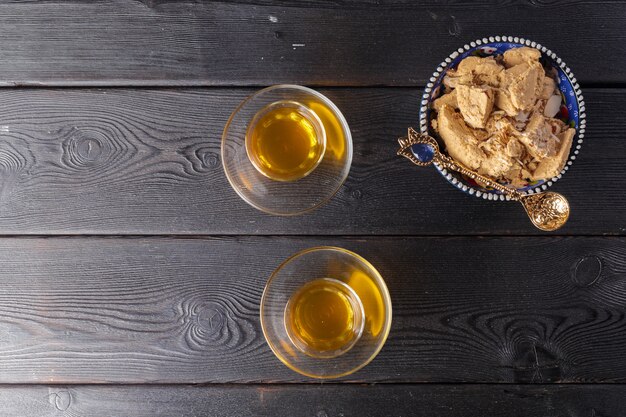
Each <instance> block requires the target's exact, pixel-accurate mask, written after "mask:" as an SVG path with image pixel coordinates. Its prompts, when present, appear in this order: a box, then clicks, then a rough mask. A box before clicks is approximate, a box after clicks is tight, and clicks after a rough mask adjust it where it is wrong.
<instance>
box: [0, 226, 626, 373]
mask: <svg viewBox="0 0 626 417" xmlns="http://www.w3.org/2000/svg"><path fill="white" fill-rule="evenodd" d="M322 244H324V245H336V246H341V247H346V248H347V249H351V250H354V251H355V252H357V253H359V254H361V255H362V256H364V257H365V258H366V259H368V260H369V261H370V262H372V264H373V265H374V266H375V267H376V268H377V269H378V270H379V271H380V272H381V274H382V276H383V277H385V279H386V282H387V285H388V287H389V290H390V293H391V298H392V301H393V310H394V317H393V323H392V329H391V333H390V337H389V339H388V341H387V343H386V345H385V347H384V348H383V350H382V352H381V353H380V355H379V356H378V357H377V358H376V359H375V360H374V361H373V362H372V363H371V364H369V365H368V366H367V367H366V368H364V369H363V370H361V371H359V372H357V373H356V374H354V375H352V376H351V377H348V378H346V380H347V381H353V382H360V381H366V382H377V381H378V382H518V383H553V382H622V383H623V382H626V379H625V375H626V357H625V356H624V349H623V347H624V344H625V343H626V240H625V239H623V238H600V237H597V238H593V237H578V238H562V237H555V238H545V237H544V238H534V237H526V238H519V237H518V238H382V237H377V238H373V239H356V240H354V239H331V238H326V239H323V238H287V237H247V238H243V237H239V238H234V237H230V238H207V239H182V238H178V239H174V238H140V239H139V238H126V239H122V238H87V237H84V238H47V239H44V238H8V239H7V238H5V239H0V264H1V265H2V268H0V369H2V372H0V383H44V384H51V383H54V384H71V383H205V382H219V383H226V382H299V381H306V382H311V380H309V379H306V378H304V377H301V376H300V375H298V374H296V373H294V372H292V371H290V370H289V369H287V368H286V367H285V366H283V365H282V364H281V363H280V362H279V361H278V360H277V359H276V358H275V357H274V356H273V354H272V353H271V351H270V349H269V348H268V346H267V344H266V343H265V340H264V338H263V335H262V331H261V328H260V324H259V319H258V314H259V312H258V310H259V302H260V298H261V293H262V290H263V286H264V284H265V282H266V280H267V278H268V277H269V275H270V274H271V272H272V271H273V269H274V268H275V267H276V266H277V265H278V264H279V263H280V262H282V261H283V260H284V259H286V258H287V257H288V256H289V255H291V254H292V253H294V252H295V251H297V250H300V249H304V248H308V247H311V246H317V245H322Z"/></svg>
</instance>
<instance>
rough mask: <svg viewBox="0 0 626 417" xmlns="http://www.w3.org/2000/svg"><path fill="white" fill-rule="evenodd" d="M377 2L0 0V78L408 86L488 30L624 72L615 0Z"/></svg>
mask: <svg viewBox="0 0 626 417" xmlns="http://www.w3.org/2000/svg"><path fill="white" fill-rule="evenodd" d="M379 3H380V2H374V1H371V0H368V1H340V2H324V1H319V0H316V1H298V2H297V3H294V2H285V1H282V2H278V3H275V2H271V1H269V0H263V1H232V2H211V1H191V0H187V1H170V0H165V1H162V0H137V1H127V0H98V1H89V2H86V1H76V0H65V1H62V0H48V1H19V2H3V4H1V5H0V39H2V52H1V56H2V59H0V80H1V81H0V85H5V86H14V85H36V86H39V85H72V86H76V85H82V86H85V85H87V86H94V85H102V86H104V85H107V86H108V85H195V86H198V85H268V84H276V83H284V82H290V83H299V84H310V85H333V86H348V85H350V86H357V85H358V86H372V85H393V86H418V85H424V84H425V82H426V80H427V79H428V78H429V77H430V75H431V74H432V72H433V70H434V69H435V68H436V67H437V65H438V64H439V63H440V62H441V61H442V60H443V59H444V58H445V57H446V56H448V55H449V54H450V53H451V52H452V51H454V50H456V49H458V48H459V47H461V46H463V45H464V44H466V43H469V42H470V41H473V40H475V39H477V38H482V37H485V36H495V35H512V36H523V37H528V38H530V39H532V40H535V41H537V42H539V43H541V44H544V45H546V46H548V47H549V48H550V49H552V50H553V51H555V52H556V53H557V54H558V55H559V56H560V57H561V58H562V59H564V60H565V62H567V63H568V64H569V66H570V67H571V68H572V69H573V70H574V72H575V74H576V76H577V78H578V80H579V81H581V82H583V83H621V84H624V83H625V82H626V53H625V52H626V49H625V46H624V45H626V34H625V33H624V31H623V28H624V26H625V25H626V4H624V3H623V2H615V1H604V2H595V1H577V2H563V1H556V2H554V1H550V2H544V1H521V0H519V1H510V0H507V1H503V0H500V1H496V2H492V1H485V0H482V1H478V2H469V1H463V2H439V1H434V0H429V1H424V2H419V3H417V2H407V1H392V2H384V4H379ZM529 22H532V24H529ZM313 28H314V30H312V29H313Z"/></svg>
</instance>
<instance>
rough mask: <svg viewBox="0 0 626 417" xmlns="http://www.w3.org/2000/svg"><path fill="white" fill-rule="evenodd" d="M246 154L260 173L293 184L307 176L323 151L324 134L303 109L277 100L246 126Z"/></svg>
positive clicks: (309, 112) (320, 127)
mask: <svg viewBox="0 0 626 417" xmlns="http://www.w3.org/2000/svg"><path fill="white" fill-rule="evenodd" d="M245 140H246V152H247V154H248V158H249V159H250V162H252V165H254V167H255V168H256V169H257V171H259V172H260V173H261V174H263V175H265V176H266V177H268V178H270V179H273V180H276V181H295V180H298V179H300V178H303V177H305V176H306V175H308V174H310V173H311V172H312V171H313V170H314V169H315V167H317V165H318V164H319V163H320V161H321V160H322V157H323V156H324V152H325V149H326V132H325V131H324V125H323V124H322V122H321V121H320V119H319V117H318V116H317V115H316V114H315V112H313V111H312V110H311V109H309V108H308V107H307V106H305V105H303V104H301V103H298V102H295V101H289V100H281V101H277V102H275V103H272V104H270V105H268V106H266V107H264V108H263V109H261V110H260V111H259V112H258V113H257V114H256V115H255V116H254V118H253V119H252V121H251V122H250V124H249V125H248V129H247V132H246V139H245Z"/></svg>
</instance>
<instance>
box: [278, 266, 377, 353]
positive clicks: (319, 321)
mask: <svg viewBox="0 0 626 417" xmlns="http://www.w3.org/2000/svg"><path fill="white" fill-rule="evenodd" d="M364 322H365V316H364V312H363V305H362V304H361V300H360V299H359V296H358V295H357V294H356V293H355V292H354V290H352V288H350V287H349V286H348V285H346V284H345V283H344V282H342V281H339V280H336V279H332V278H319V279H316V280H313V281H310V282H308V283H307V284H305V285H303V286H302V287H301V288H300V289H298V290H297V291H296V292H295V293H294V294H293V295H292V296H291V298H290V300H289V302H288V303H287V306H286V308H285V328H286V330H287V335H288V336H289V338H290V339H291V341H292V343H293V344H294V345H295V346H296V347H297V348H298V349H300V350H301V351H302V352H304V353H306V354H308V355H310V356H314V357H335V356H339V355H341V354H343V353H345V352H347V351H348V350H349V349H350V348H351V347H352V346H353V345H354V344H355V343H356V342H357V340H358V339H359V337H361V334H362V332H363V326H364Z"/></svg>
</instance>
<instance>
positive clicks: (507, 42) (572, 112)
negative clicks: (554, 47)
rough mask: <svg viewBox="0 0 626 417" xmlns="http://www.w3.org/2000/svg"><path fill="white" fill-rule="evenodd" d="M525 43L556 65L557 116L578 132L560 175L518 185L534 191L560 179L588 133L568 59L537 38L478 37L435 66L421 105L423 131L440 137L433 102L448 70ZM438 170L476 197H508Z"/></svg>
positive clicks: (417, 152)
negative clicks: (435, 127) (472, 58)
mask: <svg viewBox="0 0 626 417" xmlns="http://www.w3.org/2000/svg"><path fill="white" fill-rule="evenodd" d="M521 46H529V47H532V48H536V49H538V50H539V51H540V52H541V58H540V62H541V63H542V64H543V66H544V67H545V68H550V67H552V68H554V69H555V70H556V72H557V75H558V88H559V90H560V92H561V98H562V105H561V108H560V110H559V113H558V114H557V115H556V116H555V117H557V118H560V119H561V120H563V121H564V122H565V123H566V124H567V125H569V126H570V127H573V128H575V129H576V136H575V137H574V141H573V143H572V149H571V150H570V155H569V159H568V161H567V163H566V164H565V167H564V168H563V170H562V171H561V173H559V174H558V175H557V176H556V177H554V178H550V179H544V180H539V181H533V182H528V183H527V184H525V185H524V186H523V187H521V188H518V191H521V192H523V193H527V194H533V193H537V192H541V191H544V190H546V189H548V187H550V186H551V185H552V184H554V183H555V182H556V181H558V180H559V179H560V178H561V177H562V176H563V174H564V173H565V172H566V171H567V170H568V169H569V167H570V166H571V165H572V162H573V161H574V160H575V159H576V156H577V155H578V153H579V152H580V148H581V145H582V143H583V138H584V137H585V126H586V121H585V102H584V100H583V96H582V93H581V91H580V87H579V85H578V82H577V81H576V78H575V77H574V74H572V72H571V71H570V69H569V67H568V66H567V65H565V62H563V60H561V58H559V57H557V56H556V54H555V53H554V52H552V51H551V50H549V49H548V48H546V47H545V46H543V45H540V44H538V43H537V42H532V41H530V40H528V39H524V38H519V37H513V36H492V37H489V38H483V39H478V40H476V41H474V42H470V43H469V44H468V45H465V46H463V47H461V48H459V49H458V50H456V51H454V52H453V53H452V54H450V56H449V57H447V58H446V59H445V60H444V61H443V62H442V63H441V64H440V65H439V66H438V67H437V69H436V70H435V72H434V73H433V75H432V77H431V78H430V80H429V82H428V84H427V85H426V88H425V89H424V95H423V96H422V103H421V107H420V115H419V117H420V132H421V133H424V134H428V135H430V136H432V137H434V138H437V134H436V133H435V132H434V130H433V129H432V126H431V123H430V121H431V117H433V116H434V115H433V113H434V112H433V111H432V108H431V103H432V102H433V101H434V100H435V99H437V98H439V97H440V96H441V95H442V93H443V88H442V85H441V84H442V81H443V78H444V76H445V75H446V72H447V71H448V70H450V69H454V68H456V66H457V65H458V64H459V62H460V61H461V60H463V59H464V58H466V57H468V56H480V57H486V56H490V55H494V56H495V55H502V54H503V53H504V52H505V51H507V50H509V49H513V48H519V47H521ZM440 148H441V149H442V150H444V152H445V146H444V145H443V143H441V142H440ZM412 151H413V153H414V154H415V155H416V156H417V157H419V158H423V157H424V155H421V154H422V153H423V152H424V150H423V149H418V148H412ZM435 166H436V168H437V170H438V171H439V172H440V173H441V175H443V176H444V177H445V178H446V179H447V180H448V182H450V183H451V184H452V185H454V186H455V187H457V188H458V189H460V190H461V191H464V192H466V193H468V194H471V195H474V196H476V197H481V198H484V199H486V200H507V199H508V198H507V197H505V196H504V195H503V194H502V193H501V192H499V191H497V190H494V189H492V188H486V187H482V186H481V185H479V184H477V183H476V182H475V181H474V180H472V179H471V178H468V177H465V176H463V175H461V174H459V173H457V172H453V171H448V170H446V169H445V168H443V167H441V166H439V165H437V164H435Z"/></svg>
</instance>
